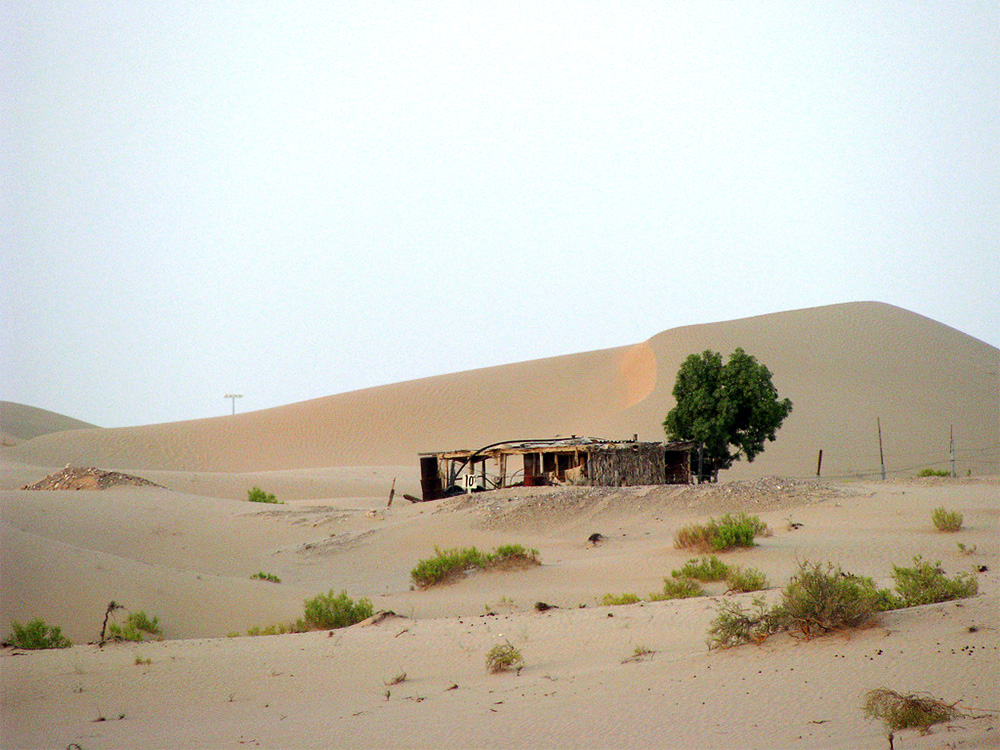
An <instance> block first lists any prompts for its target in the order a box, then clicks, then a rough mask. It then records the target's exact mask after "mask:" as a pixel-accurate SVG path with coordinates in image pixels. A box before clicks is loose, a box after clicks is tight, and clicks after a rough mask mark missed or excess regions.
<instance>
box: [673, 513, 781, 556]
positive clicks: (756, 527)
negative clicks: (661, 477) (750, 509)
mask: <svg viewBox="0 0 1000 750" xmlns="http://www.w3.org/2000/svg"><path fill="white" fill-rule="evenodd" d="M766 532H767V524H765V523H764V522H763V521H761V520H760V518H758V517H757V516H748V515H747V514H746V513H743V512H740V513H738V514H737V515H735V516H733V515H731V514H729V513H727V514H725V515H724V516H722V517H721V518H720V519H719V520H718V521H717V520H715V519H714V518H710V519H708V523H707V524H703V525H702V524H691V525H690V526H685V527H684V528H682V529H680V530H679V531H678V532H677V533H676V534H675V535H674V546H675V547H676V548H677V549H695V550H699V551H701V552H725V551H726V550H730V549H734V548H736V547H753V546H754V537H756V536H760V535H762V534H765V533H766Z"/></svg>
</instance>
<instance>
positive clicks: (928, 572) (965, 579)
mask: <svg viewBox="0 0 1000 750" xmlns="http://www.w3.org/2000/svg"><path fill="white" fill-rule="evenodd" d="M892 577H893V579H894V580H895V581H896V592H897V593H898V594H899V597H900V598H901V600H902V604H901V606H904V607H915V606H918V605H920V604H934V603H935V602H946V601H951V600H952V599H965V598H967V597H970V596H975V595H976V593H977V592H978V591H979V583H978V582H977V581H976V578H975V576H973V575H972V574H971V573H959V574H958V575H956V576H955V577H954V578H948V577H947V576H945V574H944V571H942V570H941V563H940V562H937V563H935V564H934V565H931V564H930V563H929V562H925V561H924V560H923V558H922V557H921V556H920V555H917V556H916V557H914V558H913V567H912V568H903V567H900V566H898V565H893V566H892Z"/></svg>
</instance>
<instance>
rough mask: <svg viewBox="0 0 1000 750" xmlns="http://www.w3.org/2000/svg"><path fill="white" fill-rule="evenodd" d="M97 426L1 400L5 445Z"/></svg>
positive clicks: (0, 422) (0, 434) (0, 432)
mask: <svg viewBox="0 0 1000 750" xmlns="http://www.w3.org/2000/svg"><path fill="white" fill-rule="evenodd" d="M95 426H96V425H92V424H90V423H89V422H82V421H80V420H79V419H73V418H72V417H67V416H64V415H62V414H56V413H55V412H52V411H48V410H47V409H39V408H37V407H34V406H27V405H26V404H18V403H16V402H14V401H0V438H2V440H3V444H4V445H16V444H17V443H20V442H21V441H24V440H31V439H32V438H36V437H38V436H39V435H48V434H49V433H52V432H62V431H64V430H83V429H87V428H93V427H95Z"/></svg>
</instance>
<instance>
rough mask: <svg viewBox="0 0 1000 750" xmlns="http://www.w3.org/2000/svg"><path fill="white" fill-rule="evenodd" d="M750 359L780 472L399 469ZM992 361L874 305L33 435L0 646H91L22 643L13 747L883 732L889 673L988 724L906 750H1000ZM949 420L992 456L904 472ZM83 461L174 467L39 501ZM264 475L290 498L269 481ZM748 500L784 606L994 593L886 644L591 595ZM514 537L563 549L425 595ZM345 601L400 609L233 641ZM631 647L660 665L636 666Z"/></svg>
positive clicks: (654, 579) (711, 604) (908, 743)
mask: <svg viewBox="0 0 1000 750" xmlns="http://www.w3.org/2000/svg"><path fill="white" fill-rule="evenodd" d="M736 346H743V347H744V348H745V349H746V350H747V351H749V352H750V353H752V354H755V355H756V356H758V357H759V358H760V359H761V360H762V361H763V362H765V363H766V364H767V365H768V366H769V367H770V368H771V369H772V371H773V372H774V376H775V382H776V385H777V386H778V388H779V390H780V391H781V393H782V394H783V395H788V396H789V397H791V398H792V399H793V401H794V402H795V412H794V413H793V414H792V416H791V417H790V418H789V420H788V422H787V423H786V425H785V427H783V428H782V430H781V432H780V433H779V439H778V441H777V442H776V443H774V444H771V445H769V446H768V448H767V451H766V453H765V454H764V456H763V457H762V458H761V460H760V461H758V462H755V463H754V464H753V465H752V466H749V467H748V466H743V467H740V469H738V470H734V471H730V472H727V473H725V474H724V476H723V482H722V483H720V484H719V485H712V486H710V485H703V486H699V487H687V486H682V487H678V486H660V487H628V488H586V487H581V488H535V487H523V488H511V489H507V490H504V491H501V492H492V493H482V494H477V495H473V496H462V497H457V498H450V499H446V500H439V501H435V502H432V503H420V504H411V503H408V502H405V501H404V500H402V499H401V498H399V497H398V496H397V499H396V501H395V502H394V503H393V505H392V507H387V500H388V497H387V495H388V489H389V486H390V484H391V482H392V480H393V478H396V479H397V491H400V492H402V491H411V492H413V491H416V488H417V486H418V482H417V465H416V460H415V459H416V453H417V452H418V451H423V450H434V449H439V448H450V447H459V446H474V445H481V444H484V443H487V442H490V441H491V440H494V439H499V438H511V437H538V436H545V435H555V434H572V433H576V434H598V435H606V436H609V437H624V436H631V435H632V434H635V433H638V434H639V436H640V437H642V438H647V439H657V438H659V437H660V434H661V432H660V423H661V422H662V420H663V416H664V415H665V414H666V411H667V410H668V409H669V408H670V406H671V405H672V399H671V396H670V390H671V388H672V385H673V379H674V375H675V373H676V370H677V367H678V366H679V364H680V362H681V361H682V360H683V358H684V357H685V356H686V355H687V354H689V353H691V352H697V351H701V350H702V349H705V348H712V349H717V350H721V351H731V350H732V349H733V348H735V347H736ZM998 369H1000V367H998V352H997V350H996V349H994V348H993V347H990V346H987V345H986V344H983V343H982V342H979V341H976V340H974V339H971V338H969V337H968V336H965V335H963V334H961V333H959V332H957V331H953V330H951V329H949V328H947V327H944V326H941V325H939V324H937V323H934V322H933V321H929V320H927V319H925V318H921V317H920V316H916V315H913V314H912V313H908V312H906V311H903V310H899V309H897V308H892V307H888V306H885V305H878V304H869V303H865V304H851V305H841V306H834V307H828V308H818V309H813V310H802V311H796V312H790V313H783V314H779V315H772V316H764V317H761V318H751V319H747V320H741V321H732V322H728V323H715V324H710V325H705V326H692V327H688V328H682V329H675V330H672V331H666V332H664V333H662V334H659V335H657V336H654V337H653V338H651V339H650V340H649V341H647V342H643V343H640V344H636V345H633V346H627V347H621V348H617V349H610V350H605V351H599V352H591V353H587V354H580V355H572V356H567V357H559V358H553V359H547V360H541V361H536V362H525V363H520V364H515V365H507V366H503V367H496V368H489V369H486V370H478V371H473V372H468V373H457V374H454V375H448V376H442V377H438V378H429V379H426V380H421V381H413V382H409V383H400V384H396V385H392V386H385V387H382V388H374V389H369V390H366V391H359V392H355V393H348V394H341V395H337V396H330V397H328V398H323V399H316V400H313V401H308V402H303V403H298V404H290V405H288V406H284V407H280V408H277V409H270V410H265V411H260V412H253V413H248V414H242V415H237V416H235V417H225V418H220V419H206V420H196V421H191V422H181V423H174V424H165V425H150V426H146V427H135V428H125V429H74V430H72V431H63V432H52V433H49V434H39V435H37V436H35V437H30V436H29V435H28V434H27V433H24V432H22V433H21V434H24V435H25V439H24V442H22V443H20V444H19V445H16V446H6V447H4V448H3V449H2V451H0V636H3V637H6V636H7V635H8V634H9V633H10V623H11V621H14V620H16V621H20V622H24V621H27V620H30V619H32V618H35V617H41V618H43V619H45V620H46V622H48V623H49V624H54V625H59V626H60V627H61V628H62V629H63V631H64V633H66V634H67V635H69V636H70V637H71V638H72V639H73V640H74V641H76V642H77V643H78V644H82V645H76V646H74V647H73V648H70V649H66V650H60V651H46V652H30V653H22V652H16V651H12V650H10V649H4V650H3V651H0V746H2V747H12V748H14V747H16V748H21V747H24V748H43V747H67V746H72V745H73V743H75V744H76V745H77V746H79V747H81V748H87V749H89V748H103V747H129V748H132V747H150V748H167V747H170V748H187V747H190V748H223V747H232V748H240V747H246V746H255V747H274V748H279V747H280V748H300V747H302V748H306V747H317V748H319V747H331V746H337V747H505V748H506V747H595V748H604V747H626V746H628V747H678V748H711V747H718V748H730V747H789V748H834V747H836V748H853V747H857V748H871V747H885V746H886V745H887V742H886V734H885V730H884V728H883V727H882V726H881V725H880V724H878V723H877V722H873V721H869V720H867V719H865V718H864V716H863V713H862V711H861V708H860V705H861V702H862V699H863V696H864V694H865V692H866V691H867V690H870V689H872V688H876V687H881V686H885V687H889V688H892V689H896V690H899V691H902V692H929V693H931V694H933V695H935V696H937V697H939V698H942V699H944V700H947V701H958V702H959V706H960V708H961V709H962V711H963V713H964V714H965V715H964V717H963V718H962V719H960V720H956V721H953V722H950V723H949V724H948V725H947V726H938V727H936V728H935V730H934V732H933V733H931V734H928V735H926V736H920V735H918V734H917V733H916V732H914V731H912V730H910V731H906V732H901V733H899V734H897V736H896V739H895V742H896V747H897V748H900V749H901V750H902V748H904V747H913V748H940V749H942V750H943V749H944V748H988V747H1000V723H998V717H1000V636H998V633H1000V479H998V478H997V477H996V476H984V475H988V474H991V473H992V474H994V475H995V474H997V473H998V471H997V470H998V466H997V459H998V445H997V443H998V408H1000V399H998V390H997V371H998ZM10 413H11V412H5V414H10ZM22 416H23V418H24V420H25V421H30V420H31V419H33V417H32V416H31V411H30V410H28V411H27V412H24V413H23V414H22ZM56 416H57V415H56ZM876 417H880V418H881V421H882V426H883V433H884V443H885V452H886V460H887V463H888V468H889V470H890V472H894V473H895V478H890V480H889V481H886V482H881V481H873V480H872V479H871V478H870V477H869V478H868V479H866V480H857V479H851V477H852V476H853V475H855V474H870V473H871V472H872V471H877V468H878V446H877V442H876V439H875V434H874V421H875V418H876ZM5 419H6V417H5ZM15 421H16V420H15ZM51 424H53V423H52V422H50V425H51ZM54 424H57V425H58V424H67V423H66V422H63V421H60V420H58V419H57V420H56V421H55V423H54ZM951 425H954V429H955V434H956V437H957V442H958V448H959V452H958V468H959V471H960V473H964V470H965V469H969V470H971V472H972V477H969V478H966V477H963V476H960V477H959V478H957V479H951V478H949V479H910V478H905V475H907V474H910V475H912V474H913V473H914V471H915V469H916V468H920V467H923V466H942V465H943V464H942V462H943V461H945V460H946V459H947V437H948V430H949V428H950V426H951ZM6 426H7V424H6V423H5V429H6ZM15 429H19V428H16V426H15ZM12 434H17V433H16V432H14V433H12ZM819 448H823V449H824V467H825V471H824V474H825V475H826V478H825V479H824V481H823V482H817V481H816V480H815V478H814V476H812V475H813V474H814V470H815V451H816V450H818V449H819ZM66 463H73V464H79V465H96V466H100V467H101V468H105V469H114V470H119V471H126V472H128V473H131V474H138V475H140V476H143V477H145V478H147V479H150V480H152V481H154V482H156V483H157V484H159V485H162V487H126V486H120V487H114V488H111V489H107V490H104V491H85V490H83V491H48V492H45V491H28V490H22V489H21V487H23V486H24V485H27V484H30V483H33V482H35V481H37V480H39V479H41V478H42V477H43V476H45V475H46V474H47V473H49V472H50V471H51V470H52V468H53V467H62V466H63V465H65V464H66ZM754 474H759V475H760V477H758V478H750V477H752V475H754ZM765 474H768V475H785V476H783V477H781V478H776V477H774V476H767V477H765V476H763V475H765ZM900 475H903V476H900ZM740 476H743V477H744V479H743V480H742V481H734V480H737V479H738V478H739V477H740ZM790 477H791V478H790ZM795 477H800V479H795ZM803 477H809V478H808V479H805V478H803ZM255 484H256V485H259V486H261V487H264V488H266V489H267V490H269V491H272V492H275V493H276V494H277V495H278V497H279V499H281V500H283V501H286V502H285V503H284V504H280V505H278V504H276V505H262V504H251V503H248V502H246V492H247V489H248V488H249V487H251V486H253V485H255ZM939 506H945V507H947V508H949V509H953V510H957V511H960V512H961V513H962V514H963V515H964V527H963V530H962V531H960V532H957V533H955V534H943V533H940V532H937V531H936V530H935V529H934V527H933V525H932V524H931V521H930V516H931V512H932V510H933V509H934V508H936V507H939ZM740 510H743V511H747V512H751V513H755V514H758V515H759V516H760V517H761V518H762V519H763V520H764V521H766V522H767V523H768V524H769V526H770V527H771V528H772V529H773V531H774V533H773V535H771V536H768V537H765V538H761V539H759V540H758V541H759V544H758V546H757V547H755V548H753V549H750V550H744V551H739V552H730V553H727V554H726V555H725V560H726V562H727V563H730V564H737V565H743V566H751V567H756V568H758V569H759V570H761V571H762V572H764V573H765V574H766V575H767V576H768V578H769V579H770V581H771V583H772V588H771V589H770V590H769V591H768V592H766V594H765V596H767V597H768V598H769V599H770V600H774V599H775V598H776V597H777V596H778V594H779V591H778V587H780V586H781V585H782V584H784V582H785V581H787V580H788V578H789V577H790V576H791V575H792V574H793V573H794V571H795V570H796V569H797V566H798V565H799V563H800V562H801V561H803V560H813V561H830V562H833V563H836V564H839V565H841V566H843V568H844V569H845V570H848V571H851V572H853V573H857V574H859V575H865V576H870V577H872V578H873V579H874V580H875V581H876V583H878V584H879V585H882V586H888V585H891V572H892V567H893V565H908V564H910V563H911V561H912V560H913V557H914V556H915V555H922V556H923V557H924V558H925V559H927V560H932V561H940V563H941V566H942V567H943V568H944V570H945V571H946V572H947V573H948V574H949V575H950V574H955V573H958V572H968V573H973V574H974V575H975V576H976V578H977V580H978V582H979V594H978V595H977V596H975V597H973V598H970V599H965V600H961V601H956V602H945V603H939V604H931V605H926V606H922V607H914V608H910V609H905V610H897V611H893V612H889V613H886V614H885V615H884V616H883V618H882V620H881V621H880V623H879V624H878V625H877V626H876V627H872V628H869V629H865V630H861V631H854V632H847V633H840V634H832V635H828V636H826V637H822V638H814V639H812V640H809V641H806V640H803V639H801V638H799V639H796V638H793V637H791V636H789V635H778V636H774V637H772V638H771V639H768V640H767V641H765V642H764V643H763V644H761V645H760V646H753V645H750V646H744V647H741V648H737V649H732V650H728V651H711V652H709V651H708V649H707V647H706V643H705V639H706V635H707V629H708V626H709V624H710V622H711V621H712V619H713V617H714V616H715V614H716V612H717V609H718V607H719V606H720V604H721V603H722V602H723V601H725V600H726V599H730V598H733V597H736V598H737V599H738V600H740V601H743V602H745V603H749V601H750V599H751V598H752V596H753V595H750V594H740V595H734V594H726V593H724V584H710V585H709V596H706V597H699V598H694V599H689V600H680V601H664V602H649V603H640V604H634V605H630V606H622V607H604V606H598V601H599V599H600V598H601V596H602V595H603V594H605V593H622V592H626V591H629V592H635V593H637V594H638V595H640V596H644V595H646V594H648V592H651V591H654V590H656V589H658V588H660V587H661V586H662V581H663V578H664V577H666V576H668V575H669V573H670V571H671V570H673V569H676V568H678V567H680V566H681V565H683V563H684V562H685V561H686V560H687V559H688V558H689V557H690V554H689V553H688V552H686V551H682V550H677V549H675V548H674V546H673V535H674V533H675V532H676V530H677V529H679V528H680V527H682V526H683V525H685V524H688V523H691V522H694V521H701V520H704V519H706V518H707V517H709V516H718V515H719V514H722V513H725V512H730V511H740ZM789 521H795V522H796V524H797V526H796V527H795V528H792V527H791V526H790V524H789ZM594 532H600V533H601V534H603V535H604V537H605V541H604V542H603V543H601V544H599V545H597V546H594V545H591V544H589V543H588V542H587V538H588V537H589V536H590V535H591V534H592V533H594ZM511 542H518V543H521V544H524V545H527V546H529V547H535V548H537V549H538V550H539V553H540V556H541V560H542V565H541V566H538V567H534V568H530V569H526V570H512V571H501V572H491V573H484V572H479V573H471V574H470V575H468V576H467V577H465V578H464V579H462V580H460V581H458V582H456V583H454V584H451V585H447V586H441V587H435V588H431V589H427V590H416V589H414V588H413V587H412V584H411V578H410V570H411V568H412V567H413V565H414V564H415V563H416V562H417V561H418V560H419V559H421V558H424V557H429V556H430V555H432V554H433V551H434V548H435V547H442V548H447V547H453V546H469V545H476V546H478V547H480V548H483V549H491V548H493V547H495V546H497V545H499V544H505V543H511ZM958 542H961V543H962V544H963V545H965V548H966V550H969V551H972V550H974V553H973V554H971V555H967V554H963V553H962V551H961V550H960V549H959V547H958V544H957V543H958ZM974 571H975V572H974ZM257 572H265V573H270V574H273V575H275V576H277V577H279V578H280V579H281V583H269V582H264V581H259V580H253V579H252V578H251V576H252V575H253V574H254V573H257ZM331 589H332V590H336V591H340V590H341V589H346V590H347V591H348V592H349V594H350V595H351V596H352V597H354V598H358V597H362V596H364V597H368V598H370V599H371V600H372V602H373V604H374V606H375V607H376V609H389V610H393V611H394V612H395V613H396V614H397V615H398V617H395V618H390V619H388V620H385V621H384V622H382V623H381V624H378V625H373V626H362V625H358V626H354V627H351V628H347V629H343V630H337V631H331V632H329V633H327V632H314V633H305V634H299V635H284V636H271V637H258V638H250V637H239V638H227V637H226V636H227V634H230V633H240V634H242V633H245V632H246V631H247V629H249V628H251V627H254V626H267V625H270V624H274V623H279V622H289V621H292V620H294V619H296V618H297V617H299V616H301V615H302V609H303V607H302V605H303V601H304V600H305V599H307V598H310V597H312V596H315V595H316V594H318V593H321V592H327V591H329V590H331ZM111 600H114V601H116V602H119V603H121V604H124V605H125V606H126V607H128V608H129V609H130V610H132V611H136V610H144V611H146V612H147V613H148V614H150V615H155V616H158V617H159V618H160V621H161V623H162V627H163V634H164V637H165V638H166V640H164V641H162V642H154V643H144V644H113V645H109V646H106V647H105V648H103V649H101V648H98V647H97V646H95V645H86V644H87V643H88V642H93V641H94V640H95V639H96V638H97V637H98V634H99V631H100V626H101V621H102V617H103V614H104V611H105V608H106V606H107V604H108V602H109V601H111ZM538 601H544V602H546V603H548V604H550V605H553V607H554V608H553V609H549V610H548V611H545V612H538V611H536V609H535V606H534V605H535V603H536V602H538ZM508 641H509V642H510V643H512V644H515V645H516V646H517V647H518V648H519V649H520V650H521V651H522V653H523V655H524V658H525V667H524V669H523V670H521V671H520V672H518V673H516V674H514V673H510V674H502V675H492V674H488V673H487V671H486V669H485V663H484V660H485V653H486V651H487V650H488V649H489V648H490V647H491V646H493V645H495V644H498V643H504V642H508ZM640 647H641V648H640ZM637 648H638V649H639V650H650V651H652V652H654V653H652V654H648V655H646V656H644V657H642V658H639V659H630V658H629V657H631V656H633V655H634V654H635V652H636V649H637ZM403 673H405V674H406V679H405V680H403V681H401V682H399V683H397V684H392V685H389V684H387V683H390V682H392V680H393V678H394V677H397V676H399V675H401V674H403ZM119 717H121V718H119ZM99 719H105V720H104V721H99Z"/></svg>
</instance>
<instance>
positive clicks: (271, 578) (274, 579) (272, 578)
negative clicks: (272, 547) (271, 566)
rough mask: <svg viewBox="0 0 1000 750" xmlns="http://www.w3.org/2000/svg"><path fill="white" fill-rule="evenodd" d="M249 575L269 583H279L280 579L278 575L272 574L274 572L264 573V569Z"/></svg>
mask: <svg viewBox="0 0 1000 750" xmlns="http://www.w3.org/2000/svg"><path fill="white" fill-rule="evenodd" d="M250 577H251V578H252V579H254V580H257V581H268V582H269V583H281V579H280V578H278V576H276V575H274V573H265V572H264V571H260V572H259V573H254V574H253V575H252V576H250Z"/></svg>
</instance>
